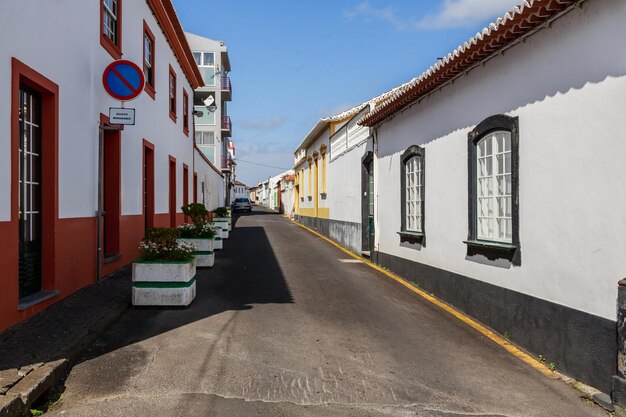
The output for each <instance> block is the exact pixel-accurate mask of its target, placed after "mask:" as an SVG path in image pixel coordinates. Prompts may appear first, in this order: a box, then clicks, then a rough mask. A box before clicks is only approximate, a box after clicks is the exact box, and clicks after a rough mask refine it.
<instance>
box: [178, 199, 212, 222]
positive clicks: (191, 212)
mask: <svg viewBox="0 0 626 417" xmlns="http://www.w3.org/2000/svg"><path fill="white" fill-rule="evenodd" d="M181 209H182V210H183V213H185V216H189V217H190V218H191V222H192V223H193V224H196V225H197V224H201V223H203V222H205V221H206V216H207V215H208V214H209V211H208V210H207V209H206V207H205V206H204V204H200V203H191V204H187V205H185V206H182V207H181Z"/></svg>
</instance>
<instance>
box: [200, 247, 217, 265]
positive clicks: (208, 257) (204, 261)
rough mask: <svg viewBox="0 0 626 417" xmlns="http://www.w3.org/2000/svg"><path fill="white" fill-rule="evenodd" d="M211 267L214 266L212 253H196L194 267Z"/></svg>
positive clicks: (210, 251) (213, 253)
mask: <svg viewBox="0 0 626 417" xmlns="http://www.w3.org/2000/svg"><path fill="white" fill-rule="evenodd" d="M213 265H215V252H214V251H212V250H208V251H196V266H197V267H198V268H211V267H212V266H213Z"/></svg>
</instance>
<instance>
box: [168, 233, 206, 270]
mask: <svg viewBox="0 0 626 417" xmlns="http://www.w3.org/2000/svg"><path fill="white" fill-rule="evenodd" d="M177 240H178V241H179V242H181V243H187V244H188V245H191V246H193V247H194V249H195V253H194V255H195V256H196V267H198V268H210V267H212V266H213V265H214V264H215V253H214V252H213V246H214V245H213V242H214V241H213V238H211V239H207V238H202V237H184V238H180V239H177Z"/></svg>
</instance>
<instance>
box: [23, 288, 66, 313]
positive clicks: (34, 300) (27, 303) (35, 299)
mask: <svg viewBox="0 0 626 417" xmlns="http://www.w3.org/2000/svg"><path fill="white" fill-rule="evenodd" d="M60 293H61V292H60V291H58V290H53V291H39V292H38V293H35V294H33V295H29V296H28V297H24V298H20V302H19V305H18V307H17V309H18V311H22V310H26V309H27V308H30V307H32V306H34V305H36V304H39V303H43V302H44V301H46V300H49V299H51V298H53V297H56V296H57V295H59V294H60Z"/></svg>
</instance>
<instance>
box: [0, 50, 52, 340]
mask: <svg viewBox="0 0 626 417" xmlns="http://www.w3.org/2000/svg"><path fill="white" fill-rule="evenodd" d="M11 71H12V73H11V150H10V152H11V220H10V233H8V234H6V235H3V236H0V250H1V252H2V256H0V258H1V260H0V268H1V270H2V271H3V273H2V274H0V275H2V276H4V277H7V278H8V279H7V281H8V282H3V281H4V280H2V279H0V285H2V288H3V291H2V292H3V293H5V294H7V296H8V297H10V298H12V299H13V300H3V299H2V298H0V300H1V301H2V302H0V304H2V303H3V302H7V301H8V303H7V304H9V305H13V306H15V307H16V309H17V304H18V301H19V279H18V277H19V271H18V263H19V250H18V244H19V236H18V228H19V201H18V188H19V184H18V183H19V141H20V123H19V108H20V85H24V86H26V87H28V88H30V89H32V90H34V91H36V92H37V93H39V94H40V95H41V111H42V114H41V146H42V154H41V155H42V158H41V164H42V165H41V170H42V171H41V178H42V182H41V187H42V190H41V216H42V217H41V235H42V242H41V255H42V257H41V259H42V276H41V278H42V281H41V285H42V290H44V291H45V290H54V289H55V287H56V255H55V252H56V239H55V238H56V229H57V226H58V222H59V175H58V171H59V86H58V85H57V84H55V83H54V82H52V81H51V80H49V79H48V78H46V77H44V76H43V75H41V74H40V73H38V72H37V71H35V70H34V69H32V68H30V67H29V66H28V65H26V64H24V63H23V62H21V61H19V60H18V59H16V58H12V59H11ZM14 303H15V304H14ZM0 315H1V314H0ZM0 323H2V321H1V320H0ZM1 327H2V326H1V325H0V328H1Z"/></svg>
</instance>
